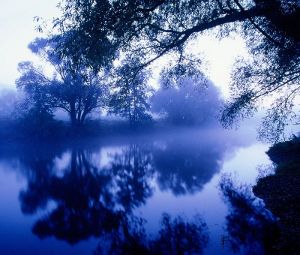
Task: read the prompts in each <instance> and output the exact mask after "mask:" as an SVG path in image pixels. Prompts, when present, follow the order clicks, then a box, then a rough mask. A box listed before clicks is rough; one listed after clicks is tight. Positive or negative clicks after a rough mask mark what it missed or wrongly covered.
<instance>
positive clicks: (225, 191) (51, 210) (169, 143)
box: [0, 129, 269, 255]
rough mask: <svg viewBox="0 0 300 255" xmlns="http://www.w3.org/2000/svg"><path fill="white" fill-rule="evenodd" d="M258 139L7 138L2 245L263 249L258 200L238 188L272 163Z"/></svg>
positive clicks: (236, 135) (224, 134)
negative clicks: (20, 141)
mask: <svg viewBox="0 0 300 255" xmlns="http://www.w3.org/2000/svg"><path fill="white" fill-rule="evenodd" d="M254 137H255V135H253V133H249V132H248V131H247V130H244V131H241V130H240V131H239V132H234V131H230V132H229V131H224V130H219V129H212V130H209V129H206V130H204V129H202V130H183V129H177V130H168V131H166V132H162V133H156V134H148V135H138V136H127V137H122V136H120V137H110V138H109V137H106V138H103V139H95V140H89V141H80V142H79V141H78V142H75V141H74V143H72V144H70V143H68V144H64V143H63V142H56V143H54V144H48V145H47V144H28V143H27V144H22V145H21V144H2V145H1V154H0V253H1V254H43V255H44V254H74V255H75V254H78V255H79V254H80V255H82V254H105V253H109V251H110V252H111V254H207V255H208V254H225V255H226V254H263V244H262V240H261V239H262V237H261V235H260V234H256V233H255V231H254V232H252V230H253V229H259V228H260V227H261V225H262V224H263V223H261V222H260V220H257V218H259V217H257V216H256V214H255V210H256V209H255V208H256V206H261V204H260V203H259V202H257V201H256V202H255V203H257V204H255V203H253V201H252V200H251V199H252V197H251V194H250V192H249V190H247V189H246V188H243V187H245V186H240V183H246V184H250V185H251V184H254V183H255V180H256V177H257V175H258V168H259V166H261V165H267V164H269V160H268V158H267V156H266V154H265V151H266V150H267V149H268V146H267V145H265V144H261V143H258V142H257V141H256V140H255V138H254ZM220 183H223V186H222V185H221V186H222V187H223V188H221V187H220ZM245 190H246V191H245ZM232 191H234V192H236V193H234V192H232ZM233 194H234V195H233ZM236 194H240V197H239V199H242V201H246V205H241V203H237V202H236V200H234V199H235V198H236ZM250 197H251V199H250ZM248 202H249V203H248ZM248 205H249V206H248ZM245 207H247V210H246V211H245ZM248 207H249V208H250V209H249V208H248ZM252 211H254V214H253V215H252ZM265 218H267V216H266V217H265ZM241 219H243V220H241ZM251 228H253V229H251ZM255 252H256V253H255Z"/></svg>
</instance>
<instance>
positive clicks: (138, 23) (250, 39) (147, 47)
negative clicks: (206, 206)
mask: <svg viewBox="0 0 300 255" xmlns="http://www.w3.org/2000/svg"><path fill="white" fill-rule="evenodd" d="M63 3H64V4H63V5H62V10H63V16H62V17H61V19H58V20H56V23H55V25H56V26H57V27H58V28H59V30H60V31H61V32H62V33H64V34H67V37H66V40H65V41H64V42H62V44H60V46H61V47H59V48H60V49H61V52H62V54H69V55H71V56H72V58H73V59H74V61H77V62H82V63H85V64H87V65H89V66H93V67H96V68H99V67H101V66H103V65H106V64H108V63H111V62H112V60H114V59H115V58H116V57H118V52H119V51H120V50H121V51H122V52H129V54H136V55H139V56H140V57H141V59H142V60H143V62H142V64H141V66H140V67H141V68H142V67H145V66H147V65H149V64H151V63H152V62H153V61H154V60H156V59H158V58H160V57H162V56H165V55H167V54H173V58H174V57H177V60H178V61H177V64H179V65H183V64H184V65H185V66H186V69H185V70H190V69H191V68H192V67H193V66H194V63H195V58H194V57H191V56H189V55H188V54H187V53H186V46H187V45H188V44H189V43H190V42H191V41H193V40H195V39H196V38H197V36H198V35H200V34H202V33H204V32H206V31H212V29H214V28H218V30H217V34H218V36H219V37H222V36H226V35H228V34H229V33H230V32H238V33H240V34H242V35H243V36H244V38H245V40H246V42H247V45H248V46H249V49H250V51H251V52H252V53H253V56H254V60H253V62H252V63H250V64H249V63H247V66H241V65H239V66H238V67H239V68H237V69H236V70H237V72H236V75H235V76H234V79H233V85H232V98H231V101H230V102H229V103H228V106H227V108H226V110H225V111H224V116H223V121H224V123H225V124H232V122H233V121H235V120H236V118H239V117H245V116H248V115H249V114H251V113H252V112H253V110H255V109H256V108H257V107H258V106H259V105H261V101H260V99H261V100H264V98H265V97H267V96H272V95H273V94H274V93H276V94H277V93H278V99H276V100H274V99H273V102H274V103H273V105H272V106H271V108H270V110H269V113H268V115H267V120H266V121H265V123H268V120H270V121H272V125H275V126H274V127H275V129H274V130H275V133H276V132H281V131H282V130H283V128H284V126H285V124H286V122H287V121H288V119H287V118H286V116H287V114H289V115H291V114H292V113H293V102H294V99H295V96H296V95H297V94H298V93H299V89H300V87H299V85H298V84H299V81H300V66H299V63H300V61H299V58H300V52H299V40H300V33H299V31H298V27H299V26H300V5H299V1H298V0H205V1H204V0H199V1H194V0H182V1H173V0H157V1H145V0H126V1H123V0H116V1H109V0H105V1H84V0H71V1H64V2H63ZM214 31H216V30H214ZM99 52H100V53H101V54H95V53H99ZM179 70H181V71H182V70H184V69H179ZM181 73H182V72H181ZM264 101H265V100H264Z"/></svg>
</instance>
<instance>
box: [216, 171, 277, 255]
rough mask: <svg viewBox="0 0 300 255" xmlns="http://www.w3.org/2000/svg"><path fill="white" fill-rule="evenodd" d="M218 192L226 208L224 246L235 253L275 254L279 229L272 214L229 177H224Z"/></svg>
mask: <svg viewBox="0 0 300 255" xmlns="http://www.w3.org/2000/svg"><path fill="white" fill-rule="evenodd" d="M220 189H221V192H222V195H223V198H224V200H225V202H226V203H228V205H229V214H228V215H227V217H226V230H227V236H224V237H223V239H222V242H223V245H226V244H228V246H229V248H230V249H231V250H232V252H233V253H238V254H245V255H263V254H270V255H271V254H274V250H273V249H274V247H275V246H276V242H277V240H278V238H279V228H278V226H277V223H276V221H275V218H274V217H273V216H272V214H271V213H270V212H269V211H267V210H266V209H265V207H264V205H263V203H262V202H261V201H260V200H258V199H257V198H256V197H255V196H254V195H253V193H252V188H251V187H250V186H248V185H243V184H238V183H237V182H236V180H234V178H232V176H230V175H223V176H222V179H221V182H220Z"/></svg>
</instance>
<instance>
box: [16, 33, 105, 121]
mask: <svg viewBox="0 0 300 255" xmlns="http://www.w3.org/2000/svg"><path fill="white" fill-rule="evenodd" d="M56 40H59V39H58V38H56V39H53V40H47V39H42V38H38V39H36V40H35V41H33V42H32V43H31V44H30V45H29V48H30V49H31V51H32V52H33V53H34V54H36V55H38V56H39V57H40V58H41V59H43V60H45V61H46V62H47V64H48V65H50V66H51V67H52V69H53V70H54V72H53V74H52V75H47V74H46V72H45V71H44V70H43V69H42V68H41V67H37V66H35V65H34V64H33V63H32V62H29V61H27V62H21V63H19V72H20V73H21V76H20V77H19V78H18V79H17V81H16V84H17V88H18V89H20V90H21V91H24V92H25V95H26V97H25V102H24V103H23V106H24V107H25V108H29V109H28V111H29V112H32V114H33V115H37V113H36V111H34V109H36V110H37V111H39V112H45V113H47V114H48V115H53V113H54V111H55V109H62V110H63V111H65V112H66V113H67V114H68V115H69V118H70V120H71V123H72V126H80V125H82V124H83V123H84V122H85V120H86V117H87V116H88V115H89V114H90V113H91V112H92V111H93V110H94V109H97V108H98V109H99V108H101V107H104V105H105V100H107V94H108V90H107V85H106V83H105V81H104V77H102V76H101V75H99V74H96V73H95V72H93V71H92V70H90V69H89V68H86V67H83V66H82V65H76V64H74V63H73V62H72V60H71V59H70V58H68V57H62V58H61V57H60V56H59V55H58V54H57V52H56V50H55V47H56V46H55V45H56V44H57V41H56ZM23 110H24V109H23ZM33 117H34V116H33Z"/></svg>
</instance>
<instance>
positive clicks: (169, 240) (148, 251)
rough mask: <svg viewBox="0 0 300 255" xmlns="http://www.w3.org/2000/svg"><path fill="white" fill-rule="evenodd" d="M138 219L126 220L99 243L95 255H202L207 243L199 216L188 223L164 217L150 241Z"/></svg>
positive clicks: (166, 215)
mask: <svg viewBox="0 0 300 255" xmlns="http://www.w3.org/2000/svg"><path fill="white" fill-rule="evenodd" d="M144 223H145V221H144V220H143V219H141V218H131V219H129V218H126V220H125V221H123V222H122V224H121V226H120V228H119V229H118V231H116V232H112V233H111V235H110V236H108V237H107V240H108V241H107V243H105V241H103V240H102V242H101V241H100V243H99V245H98V247H97V249H96V251H95V255H100V254H111V255H118V254H120V255H121V254H124V255H131V254H144V255H160V254H161V255H174V254H178V255H180V254H186V255H189V254H202V252H203V249H204V248H205V247H206V245H207V243H208V231H207V226H206V224H205V223H204V222H203V221H202V219H201V218H200V217H199V216H195V217H194V218H193V219H192V220H190V221H188V220H187V219H185V218H183V217H181V216H177V217H176V218H173V219H172V218H171V217H170V215H168V214H164V215H163V216H162V220H161V226H160V230H159V233H158V235H157V236H156V237H155V238H150V237H149V236H147V234H146V230H145V228H144Z"/></svg>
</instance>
